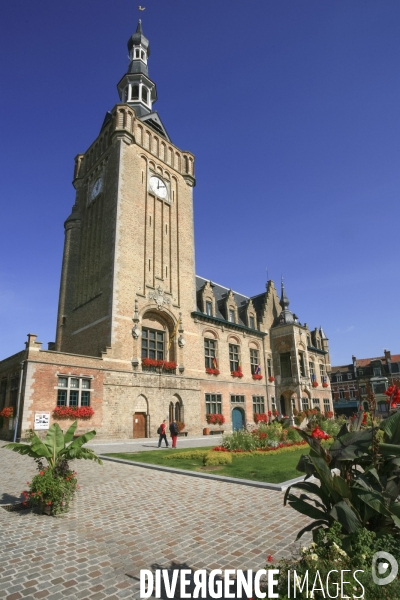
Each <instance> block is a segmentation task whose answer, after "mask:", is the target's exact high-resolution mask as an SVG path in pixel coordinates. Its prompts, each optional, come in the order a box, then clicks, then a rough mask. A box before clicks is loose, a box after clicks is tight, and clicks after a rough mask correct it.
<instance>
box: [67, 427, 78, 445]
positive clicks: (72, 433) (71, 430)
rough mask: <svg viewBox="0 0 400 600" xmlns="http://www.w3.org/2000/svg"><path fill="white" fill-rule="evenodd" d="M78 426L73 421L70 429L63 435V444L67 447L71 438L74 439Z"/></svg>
mask: <svg viewBox="0 0 400 600" xmlns="http://www.w3.org/2000/svg"><path fill="white" fill-rule="evenodd" d="M77 426H78V421H74V422H73V423H72V425H71V427H69V429H68V431H67V433H66V434H65V435H64V444H65V445H67V444H69V443H70V441H71V440H72V438H73V437H74V433H75V430H76V428H77Z"/></svg>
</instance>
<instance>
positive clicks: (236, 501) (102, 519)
mask: <svg viewBox="0 0 400 600" xmlns="http://www.w3.org/2000/svg"><path fill="white" fill-rule="evenodd" d="M0 444H1V445H2V443H1V442H0ZM74 468H75V470H76V471H78V479H79V482H80V484H81V490H80V491H79V492H78V494H77V498H76V500H75V501H74V503H73V504H72V505H71V508H70V512H69V513H68V514H66V515H64V516H61V517H48V516H39V515H37V514H34V513H32V512H30V511H21V512H7V511H6V510H4V509H1V508H0V527H1V540H2V541H1V545H0V598H4V599H6V600H18V599H19V598H28V599H31V598H32V599H36V598H46V599H47V600H58V599H61V598H64V597H69V598H71V599H74V598H77V599H78V598H79V599H84V598H90V599H91V600H100V599H102V598H104V599H106V600H116V599H117V598H139V591H138V590H139V585H138V581H139V572H140V569H152V568H171V566H172V565H175V567H176V568H178V567H181V568H193V569H198V568H207V569H218V568H221V569H227V568H232V569H255V570H256V569H260V568H263V567H264V565H265V562H266V556H267V555H268V554H272V555H273V556H274V557H278V556H284V555H288V553H289V552H290V544H291V543H292V542H293V540H294V538H295V533H296V532H297V531H298V529H299V528H300V527H301V526H303V525H304V524H305V522H306V521H305V520H304V519H302V518H299V515H298V513H295V512H294V511H292V509H290V508H284V507H283V506H282V500H283V494H282V493H280V492H274V491H270V490H264V489H258V488H249V487H244V486H240V485H237V484H230V483H221V482H217V481H208V480H203V479H197V478H193V477H187V476H185V475H177V474H172V473H163V472H159V471H152V470H148V469H142V468H140V467H133V466H129V465H124V464H117V463H104V465H103V466H100V465H97V464H95V463H91V462H90V461H79V462H78V461H77V463H75V465H74ZM34 469H35V464H34V462H33V460H32V459H30V458H28V457H26V456H20V455H19V454H16V453H14V452H10V451H9V450H4V449H1V448H0V486H1V487H0V504H6V503H13V502H15V501H16V500H17V499H19V497H20V492H21V491H22V490H23V489H25V488H26V482H27V481H28V480H30V478H31V477H32V475H33V474H34V472H35V470H34Z"/></svg>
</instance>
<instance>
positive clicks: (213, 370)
mask: <svg viewBox="0 0 400 600" xmlns="http://www.w3.org/2000/svg"><path fill="white" fill-rule="evenodd" d="M206 373H208V374H209V375H219V369H209V368H207V369H206Z"/></svg>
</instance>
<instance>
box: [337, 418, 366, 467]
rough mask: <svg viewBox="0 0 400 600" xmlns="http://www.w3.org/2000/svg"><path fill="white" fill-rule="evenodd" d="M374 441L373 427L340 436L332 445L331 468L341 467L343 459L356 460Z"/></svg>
mask: <svg viewBox="0 0 400 600" xmlns="http://www.w3.org/2000/svg"><path fill="white" fill-rule="evenodd" d="M371 443H372V428H370V427H369V428H368V429H362V430H361V431H352V432H351V433H345V434H344V435H341V436H340V437H339V436H338V437H337V439H336V440H335V441H334V442H333V444H332V446H331V447H330V450H329V451H330V454H331V457H332V462H331V465H330V466H331V468H332V469H333V468H335V467H339V466H340V465H339V463H340V461H342V460H354V459H355V458H359V457H360V456H362V455H363V454H365V453H366V452H367V451H368V448H369V447H370V445H371Z"/></svg>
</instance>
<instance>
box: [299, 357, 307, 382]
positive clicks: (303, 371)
mask: <svg viewBox="0 0 400 600" xmlns="http://www.w3.org/2000/svg"><path fill="white" fill-rule="evenodd" d="M299 369H300V375H301V377H305V376H306V369H305V366H304V354H303V352H299Z"/></svg>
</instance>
